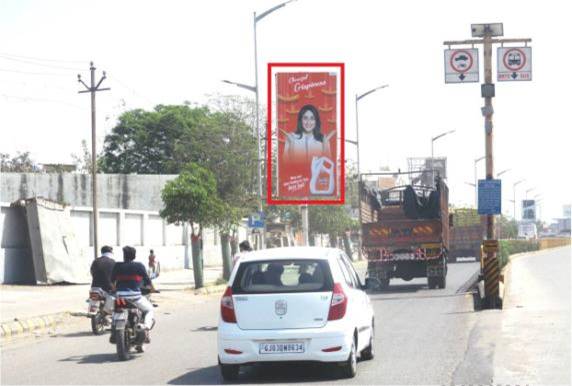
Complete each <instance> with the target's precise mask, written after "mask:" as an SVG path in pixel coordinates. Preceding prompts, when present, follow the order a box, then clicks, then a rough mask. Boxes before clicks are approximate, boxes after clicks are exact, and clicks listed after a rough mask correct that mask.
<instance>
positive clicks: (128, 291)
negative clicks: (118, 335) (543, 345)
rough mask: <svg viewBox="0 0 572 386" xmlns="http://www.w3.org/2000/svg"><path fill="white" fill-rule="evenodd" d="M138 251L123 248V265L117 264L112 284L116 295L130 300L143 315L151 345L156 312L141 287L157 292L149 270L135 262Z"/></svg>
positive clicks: (147, 341) (146, 340)
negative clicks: (151, 333) (150, 337)
mask: <svg viewBox="0 0 572 386" xmlns="http://www.w3.org/2000/svg"><path fill="white" fill-rule="evenodd" d="M135 254H136V250H135V248H133V247H130V246H125V247H123V263H116V264H115V266H114V267H113V271H112V273H111V282H112V283H113V286H114V289H115V290H116V292H115V295H116V296H117V297H121V298H124V299H127V300H129V301H130V302H131V303H133V304H134V305H135V306H137V308H139V309H140V310H141V312H142V313H143V325H142V326H139V327H140V328H144V329H145V337H146V338H145V343H149V342H150V340H149V330H150V329H151V327H153V323H154V312H153V305H152V304H151V302H150V301H149V300H148V299H147V298H146V297H145V296H142V294H141V287H143V286H146V287H149V288H150V290H151V292H157V291H156V290H155V287H154V286H153V283H152V282H151V279H150V278H149V275H148V274H147V270H146V269H145V266H144V265H143V264H142V263H139V262H136V261H134V260H135Z"/></svg>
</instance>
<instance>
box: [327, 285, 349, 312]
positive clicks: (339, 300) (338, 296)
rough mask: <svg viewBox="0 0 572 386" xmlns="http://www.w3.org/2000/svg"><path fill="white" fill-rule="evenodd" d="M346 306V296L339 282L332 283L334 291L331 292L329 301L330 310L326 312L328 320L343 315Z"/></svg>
mask: <svg viewBox="0 0 572 386" xmlns="http://www.w3.org/2000/svg"><path fill="white" fill-rule="evenodd" d="M347 307H348V297H347V296H346V294H345V293H344V290H343V288H342V285H341V284H340V283H335V284H334V291H333V293H332V302H331V303H330V312H329V313H328V320H338V319H341V318H343V317H344V315H345V314H346V309H347Z"/></svg>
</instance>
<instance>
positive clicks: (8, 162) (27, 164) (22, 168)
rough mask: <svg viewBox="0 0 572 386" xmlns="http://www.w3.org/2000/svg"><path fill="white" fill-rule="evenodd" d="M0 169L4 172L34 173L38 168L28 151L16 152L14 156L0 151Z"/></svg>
mask: <svg viewBox="0 0 572 386" xmlns="http://www.w3.org/2000/svg"><path fill="white" fill-rule="evenodd" d="M0 170H1V171H3V172H5V173H36V172H38V171H39V170H40V169H39V167H38V165H37V164H36V162H34V161H33V160H32V158H31V157H30V152H29V151H26V152H23V153H21V152H16V155H15V156H14V157H11V156H10V154H8V153H0Z"/></svg>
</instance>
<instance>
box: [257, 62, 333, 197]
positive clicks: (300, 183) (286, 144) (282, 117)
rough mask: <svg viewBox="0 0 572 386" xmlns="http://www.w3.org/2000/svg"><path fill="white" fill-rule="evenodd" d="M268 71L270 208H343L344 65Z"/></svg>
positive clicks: (283, 66) (280, 67)
mask: <svg viewBox="0 0 572 386" xmlns="http://www.w3.org/2000/svg"><path fill="white" fill-rule="evenodd" d="M273 67H275V70H274V72H273V71H272V68H273ZM268 68H269V93H268V97H269V114H268V119H269V121H268V122H269V125H268V140H269V144H268V148H269V152H268V159H267V162H268V166H269V167H268V171H269V176H268V181H270V182H271V183H270V184H268V203H269V204H319V205H324V204H342V203H343V200H344V197H343V196H344V192H343V186H344V185H343V168H340V165H343V103H342V102H343V100H342V98H343V87H342V85H343V65H342V64H332V65H327V64H276V63H270V64H269V65H268ZM271 98H273V100H274V102H275V103H274V106H275V108H274V109H271V106H272V99H271ZM272 117H274V119H272ZM273 152H276V154H273ZM274 182H275V183H274Z"/></svg>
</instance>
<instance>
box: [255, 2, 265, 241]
mask: <svg viewBox="0 0 572 386" xmlns="http://www.w3.org/2000/svg"><path fill="white" fill-rule="evenodd" d="M252 24H253V27H254V89H255V93H256V140H257V142H258V196H259V197H258V198H259V201H258V210H259V211H260V213H262V164H261V162H262V149H261V147H260V117H259V115H260V113H259V109H260V107H259V103H258V50H257V42H256V12H254V17H253V18H252ZM265 233H266V226H265V227H264V228H263V229H262V232H261V235H260V241H261V242H260V245H261V249H264V248H265V246H266V241H265V236H266V235H265Z"/></svg>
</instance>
